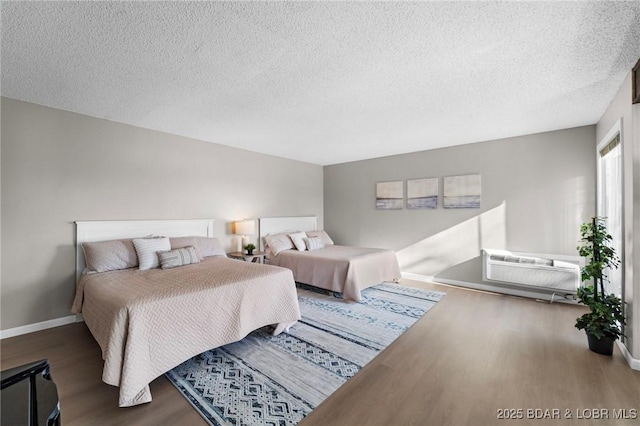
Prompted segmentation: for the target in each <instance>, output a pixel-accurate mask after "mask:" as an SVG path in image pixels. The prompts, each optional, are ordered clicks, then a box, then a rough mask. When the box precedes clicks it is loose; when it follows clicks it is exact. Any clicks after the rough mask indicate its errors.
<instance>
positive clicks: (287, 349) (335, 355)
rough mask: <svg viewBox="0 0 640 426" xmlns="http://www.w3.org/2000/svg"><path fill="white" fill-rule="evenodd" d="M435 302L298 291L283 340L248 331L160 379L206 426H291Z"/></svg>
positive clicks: (403, 290) (412, 295) (394, 288)
mask: <svg viewBox="0 0 640 426" xmlns="http://www.w3.org/2000/svg"><path fill="white" fill-rule="evenodd" d="M443 296H444V293H441V292H436V291H428V290H422V289H416V288H411V287H405V286H401V285H397V284H390V283H383V284H379V285H377V286H374V287H370V288H368V289H366V290H364V291H362V300H361V301H360V303H345V302H344V301H342V300H341V299H339V298H336V297H333V296H330V295H325V294H320V293H317V292H313V291H309V290H305V289H300V288H299V289H298V299H299V301H300V311H301V313H302V319H301V320H300V321H299V322H298V323H297V324H296V325H294V326H293V327H291V329H290V330H289V332H286V333H282V334H280V335H278V336H272V335H270V334H269V331H270V330H269V329H267V328H263V329H260V330H256V331H254V332H253V333H251V334H250V335H249V336H247V337H246V338H244V339H242V340H241V341H239V342H236V343H232V344H229V345H226V346H223V347H220V348H217V349H213V350H211V351H208V352H205V353H202V354H200V355H198V356H196V357H194V358H192V359H190V360H188V361H186V362H184V363H183V364H181V365H179V366H178V367H176V368H174V369H173V370H171V371H169V372H168V373H166V377H167V378H168V379H169V380H170V381H171V382H172V383H173V384H174V385H175V386H176V387H177V388H178V390H180V391H181V392H182V394H183V395H184V396H185V397H186V398H187V399H188V400H189V402H190V403H191V404H192V405H193V406H194V407H195V408H196V409H197V410H198V411H199V412H200V414H202V416H203V417H204V418H205V419H206V420H207V421H208V422H209V423H210V424H212V425H225V426H226V425H235V426H238V425H279V426H284V425H295V424H297V423H298V422H300V421H301V420H302V419H303V418H304V417H305V416H306V415H308V414H309V413H310V412H311V411H312V410H313V409H314V408H315V407H317V406H318V405H319V404H320V403H321V402H322V401H323V400H324V399H326V398H327V397H328V396H329V395H330V394H331V393H333V392H334V391H335V390H336V389H338V387H340V386H341V385H342V384H343V383H344V382H346V381H347V380H348V379H349V378H351V377H353V375H355V374H356V373H357V372H358V371H359V370H360V369H361V368H362V367H363V366H364V365H365V364H367V363H368V362H369V361H371V360H372V359H373V358H374V357H375V356H376V355H377V354H378V353H379V352H380V351H381V350H382V349H384V348H385V347H387V346H388V345H389V344H390V343H391V342H393V341H394V340H395V339H396V338H397V337H398V336H400V335H401V334H402V333H403V332H404V331H405V330H407V329H408V328H409V327H410V326H411V325H412V324H413V323H414V322H416V321H417V320H418V319H419V318H420V317H422V316H423V315H424V314H425V313H426V312H427V311H428V310H429V309H431V308H432V307H433V306H434V305H435V304H436V303H437V302H438V301H439V300H440V299H441V298H442V297H443Z"/></svg>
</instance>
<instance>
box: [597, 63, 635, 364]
mask: <svg viewBox="0 0 640 426" xmlns="http://www.w3.org/2000/svg"><path fill="white" fill-rule="evenodd" d="M620 118H622V156H623V159H622V162H623V165H622V167H623V173H624V176H623V185H624V188H623V191H624V195H623V208H622V211H623V222H624V257H623V265H622V268H624V299H625V302H626V303H627V305H626V315H627V329H626V330H625V334H626V339H625V345H626V346H627V349H628V350H629V352H631V354H632V355H633V357H634V358H636V359H640V313H638V311H639V310H640V272H636V273H635V274H634V270H635V271H640V255H639V254H638V253H640V232H638V229H640V104H636V105H632V104H631V73H629V74H628V75H627V78H626V79H625V81H624V83H623V84H622V86H621V87H620V89H619V90H618V93H617V94H616V96H615V97H614V98H613V100H612V101H611V103H610V104H609V107H608V108H607V110H606V111H605V113H604V114H603V116H602V118H601V119H600V121H598V124H597V126H596V142H600V141H601V140H602V139H603V138H604V137H605V136H606V135H607V133H608V132H609V130H610V129H611V127H612V126H613V125H614V124H615V122H616V121H617V120H618V119H620ZM634 230H635V232H634Z"/></svg>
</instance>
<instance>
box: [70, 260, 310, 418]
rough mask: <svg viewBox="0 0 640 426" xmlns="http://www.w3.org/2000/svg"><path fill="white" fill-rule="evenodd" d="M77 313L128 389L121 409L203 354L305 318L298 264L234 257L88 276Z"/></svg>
mask: <svg viewBox="0 0 640 426" xmlns="http://www.w3.org/2000/svg"><path fill="white" fill-rule="evenodd" d="M72 312H73V313H82V315H83V317H84V320H85V322H86V324H87V326H88V327H89V329H90V330H91V333H92V334H93V336H94V337H95V339H96V340H97V342H98V343H99V345H100V347H101V348H102V357H103V359H104V369H103V374H102V380H103V381H104V382H105V383H108V384H110V385H113V386H119V387H120V400H119V405H120V406H121V407H127V406H132V405H137V404H141V403H144V402H150V401H151V393H150V391H149V383H150V382H151V381H152V380H153V379H155V378H156V377H158V376H160V375H162V374H163V373H165V372H166V371H168V370H170V369H172V368H173V367H175V366H176V365H178V364H180V363H182V362H184V361H186V360H187V359H189V358H191V357H193V356H195V355H197V354H200V353H202V352H204V351H207V350H209V349H213V348H216V347H219V346H222V345H225V344H227V343H231V342H235V341H238V340H240V339H242V338H243V337H245V336H246V335H247V334H249V333H250V332H251V331H253V330H255V329H257V328H260V327H262V326H265V325H271V324H274V325H278V326H277V328H276V331H275V332H274V333H276V334H277V333H280V332H281V331H283V330H284V329H285V328H287V327H289V326H291V325H292V324H293V323H295V322H296V321H297V320H298V319H300V309H299V307H298V299H297V295H296V288H295V283H294V280H293V276H292V273H291V271H290V270H288V269H284V268H279V267H275V266H269V265H260V264H255V263H244V262H240V261H237V260H232V259H227V258H207V259H205V260H204V261H203V262H201V263H197V264H194V265H188V266H182V267H178V268H174V269H169V270H161V269H152V270H148V271H139V270H137V269H128V270H124V271H113V272H104V273H99V274H90V275H84V276H82V277H81V278H80V280H79V282H78V285H77V289H76V298H75V300H74V303H73V308H72Z"/></svg>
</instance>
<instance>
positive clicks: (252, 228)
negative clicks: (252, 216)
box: [234, 219, 256, 252]
mask: <svg viewBox="0 0 640 426" xmlns="http://www.w3.org/2000/svg"><path fill="white" fill-rule="evenodd" d="M234 228H235V230H234V234H235V235H239V237H238V240H237V243H236V248H237V251H239V252H242V251H243V249H244V246H246V245H247V244H249V238H248V237H247V235H254V234H255V233H256V223H255V221H253V220H249V219H243V220H239V221H237V222H234Z"/></svg>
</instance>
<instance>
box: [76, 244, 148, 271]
mask: <svg viewBox="0 0 640 426" xmlns="http://www.w3.org/2000/svg"><path fill="white" fill-rule="evenodd" d="M82 250H83V251H84V262H85V264H86V266H87V269H88V270H89V271H90V272H108V271H118V270H120V269H128V268H135V267H136V266H138V256H137V255H136V249H135V247H134V246H133V242H132V240H131V239H124V240H109V241H96V242H87V243H82Z"/></svg>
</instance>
